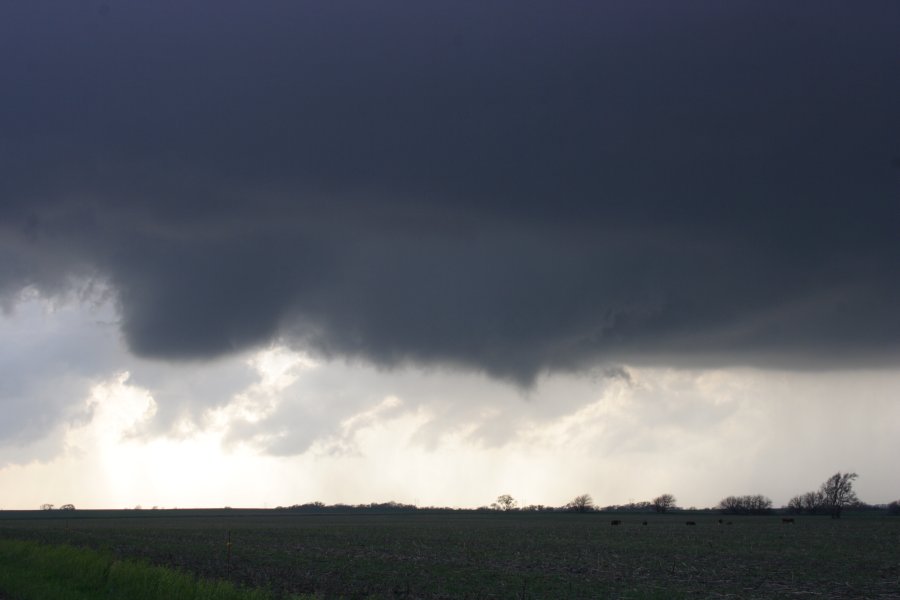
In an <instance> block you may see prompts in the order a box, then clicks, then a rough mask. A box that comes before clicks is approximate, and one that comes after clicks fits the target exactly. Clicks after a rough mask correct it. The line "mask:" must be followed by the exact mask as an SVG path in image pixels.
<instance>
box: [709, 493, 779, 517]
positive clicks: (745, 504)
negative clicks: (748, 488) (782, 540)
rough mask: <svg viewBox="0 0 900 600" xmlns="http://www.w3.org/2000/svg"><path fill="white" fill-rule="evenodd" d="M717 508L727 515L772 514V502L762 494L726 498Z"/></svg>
mask: <svg viewBox="0 0 900 600" xmlns="http://www.w3.org/2000/svg"><path fill="white" fill-rule="evenodd" d="M717 508H718V509H719V510H720V511H721V512H722V513H724V514H727V515H765V514H768V513H770V512H772V501H771V500H770V499H769V498H767V497H766V496H763V495H762V494H755V495H746V496H728V497H727V498H723V499H722V501H721V502H719V505H718V506H717Z"/></svg>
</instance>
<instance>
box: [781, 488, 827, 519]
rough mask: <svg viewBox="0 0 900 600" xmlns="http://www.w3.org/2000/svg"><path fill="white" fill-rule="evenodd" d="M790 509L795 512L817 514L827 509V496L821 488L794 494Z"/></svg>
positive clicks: (789, 503)
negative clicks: (797, 494)
mask: <svg viewBox="0 0 900 600" xmlns="http://www.w3.org/2000/svg"><path fill="white" fill-rule="evenodd" d="M787 508H788V511H790V512H793V513H806V514H809V515H815V514H818V513H820V512H824V511H825V496H824V495H823V494H822V492H821V491H820V490H817V491H815V492H806V493H805V494H800V495H799V496H794V497H793V498H791V500H790V501H789V502H788V505H787Z"/></svg>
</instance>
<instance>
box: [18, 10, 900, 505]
mask: <svg viewBox="0 0 900 600" xmlns="http://www.w3.org/2000/svg"><path fill="white" fill-rule="evenodd" d="M898 29H900V3H897V2H896V1H895V0H871V1H867V2H863V3H859V2H850V1H836V0H835V1H827V0H826V1H819V2H801V1H796V2H783V1H771V2H769V1H762V2H761V1H759V0H754V1H749V0H748V1H742V0H734V1H729V2H718V1H714V0H696V1H686V2H677V3H673V2H664V1H662V0H645V1H640V0H639V1H629V2H618V1H615V2H613V1H608V2H607V1H604V2H597V1H590V2H581V1H572V2H565V3H558V2H543V1H535V2H521V1H518V2H512V1H493V0H481V1H479V2H453V3H450V2H447V3H440V2H424V3H422V2H419V3H415V2H403V1H399V0H396V1H393V0H388V1H381V2H366V1H362V0H359V1H356V0H347V1H342V2H311V1H309V2H306V1H301V2H298V1H296V0H291V1H287V0H280V1H276V0H271V1H268V0H267V1H264V2H250V1H244V0H240V1H238V0H225V1H221V2H215V3H212V2H199V1H193V2H192V1H187V2H185V1H183V0H181V1H177V2H176V1H167V0H159V1H156V2H143V1H138V0H108V1H106V2H101V1H96V0H81V1H78V2H52V1H49V0H46V1H45V0H37V1H33V2H3V3H0V88H2V90H3V92H2V95H0V108H2V110H0V306H2V313H0V336H2V337H0V340H2V346H0V409H2V411H3V412H2V414H3V418H2V420H0V490H2V491H0V507H3V508H31V507H34V506H36V505H37V504H40V503H43V502H52V503H56V504H62V503H64V502H73V503H76V505H81V506H85V507H87V506H92V507H103V506H128V505H134V504H142V505H154V504H156V505H164V506H190V505H211V506H216V505H223V504H231V505H257V506H262V505H266V504H269V505H276V504H293V503H300V502H305V501H312V500H321V501H324V502H337V501H341V502H352V503H361V502H371V501H385V500H397V501H404V502H417V503H419V504H438V505H455V506H477V505H481V504H489V503H490V502H491V501H493V500H494V499H495V498H496V496H497V495H499V494H502V493H509V494H512V495H513V496H515V497H517V498H519V499H520V501H524V502H529V503H531V502H533V503H542V504H563V503H565V502H566V501H567V500H569V499H571V497H573V496H575V495H577V494H580V493H591V494H592V495H593V496H594V497H595V499H596V500H597V501H598V502H599V503H600V504H614V503H623V502H627V501H629V500H632V499H633V500H644V499H648V498H650V497H652V496H654V495H657V494H659V493H662V492H671V493H674V494H675V495H676V497H678V498H679V501H680V503H681V504H682V505H685V506H689V505H697V506H704V505H712V504H715V503H716V502H717V501H718V500H719V499H720V498H721V497H724V496H726V495H730V494H743V493H763V494H766V495H769V496H770V497H772V499H773V500H775V502H776V504H780V503H785V502H787V500H788V499H789V498H790V496H792V495H794V494H796V493H801V492H805V491H808V490H810V489H813V488H815V487H817V486H818V484H819V483H821V482H822V481H824V479H826V478H827V477H828V476H829V475H831V474H833V473H834V472H835V471H838V470H841V471H846V470H853V471H856V472H858V473H859V475H860V478H859V480H858V488H859V492H860V496H861V497H862V498H863V499H864V500H867V501H870V502H887V501H889V500H893V499H897V498H898V497H900V478H898V477H897V476H896V474H895V470H896V469H895V468H894V469H893V470H892V464H891V463H892V462H894V465H893V466H894V467H895V466H896V464H895V463H896V461H895V457H896V456H897V454H898V451H900V401H898V395H900V315H898V312H897V307H898V306H900V235H898V231H900V110H898V108H897V107H898V106H900V36H898V35H897V31H898Z"/></svg>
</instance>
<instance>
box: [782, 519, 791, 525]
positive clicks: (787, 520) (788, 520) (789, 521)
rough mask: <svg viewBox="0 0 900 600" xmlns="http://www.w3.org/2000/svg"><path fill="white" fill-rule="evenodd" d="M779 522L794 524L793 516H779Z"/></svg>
mask: <svg viewBox="0 0 900 600" xmlns="http://www.w3.org/2000/svg"><path fill="white" fill-rule="evenodd" d="M781 522H782V523H784V524H790V525H793V524H794V517H781Z"/></svg>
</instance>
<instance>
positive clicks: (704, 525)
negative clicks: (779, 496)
mask: <svg viewBox="0 0 900 600" xmlns="http://www.w3.org/2000/svg"><path fill="white" fill-rule="evenodd" d="M718 519H719V515H714V514H699V513H694V514H686V513H675V514H671V515H647V514H635V515H628V514H626V515H622V514H615V515H610V514H604V513H587V514H568V513H522V512H510V513H496V512H487V513H481V512H463V511H460V512H424V511H420V512H416V513H407V514H365V513H349V514H298V513H292V512H289V511H271V510H270V511H262V510H178V511H169V510H143V511H74V512H71V513H68V514H66V513H64V512H62V511H47V512H37V511H35V512H0V539H20V540H32V541H39V542H43V543H49V544H69V545H74V546H79V547H88V548H94V549H99V550H103V551H105V552H111V553H113V554H114V555H115V556H118V557H121V558H128V559H143V560H146V561H148V562H150V563H152V564H156V565H161V566H166V567H174V568H176V569H179V570H183V571H185V572H188V573H191V574H193V575H197V576H200V577H203V578H207V579H213V580H228V581H231V582H233V583H236V584H239V585H240V586H247V587H252V588H263V589H266V590H269V591H271V592H272V593H273V595H274V596H275V597H287V596H289V595H301V594H302V595H311V596H314V597H316V598H323V599H325V598H347V599H357V598H358V599H363V598H428V599H438V598H447V599H450V598H471V599H476V598H485V599H488V598H497V599H500V598H510V599H512V598H520V599H524V598H534V599H538V598H572V599H581V598H584V599H587V598H591V599H593V598H635V599H637V598H779V597H781V598H788V597H791V598H801V597H828V598H900V518H897V517H888V516H886V515H883V514H865V515H863V514H860V515H854V514H852V513H850V514H847V515H846V516H845V518H843V519H841V520H831V519H829V518H827V517H797V518H796V522H794V523H784V522H782V518H781V517H780V516H765V517H727V518H726V523H723V524H719V523H718V522H717V521H718ZM613 520H620V521H621V523H619V524H618V525H615V526H614V525H612V521H613ZM644 521H646V525H645V524H643V522H644ZM687 521H691V522H694V523H695V525H693V526H688V525H686V523H687ZM727 521H730V522H731V523H732V524H731V525H728V524H727ZM229 541H230V544H229Z"/></svg>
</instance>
